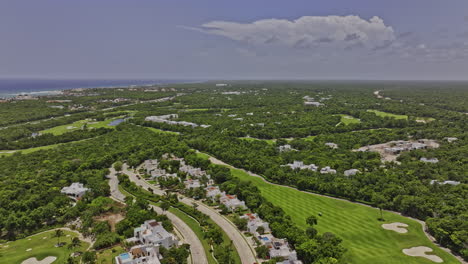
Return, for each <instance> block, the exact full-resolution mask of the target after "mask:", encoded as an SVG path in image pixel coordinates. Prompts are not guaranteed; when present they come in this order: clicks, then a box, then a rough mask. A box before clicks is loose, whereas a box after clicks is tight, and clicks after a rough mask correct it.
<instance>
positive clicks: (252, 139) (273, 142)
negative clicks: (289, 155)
mask: <svg viewBox="0 0 468 264" xmlns="http://www.w3.org/2000/svg"><path fill="white" fill-rule="evenodd" d="M239 139H242V140H247V141H264V142H266V143H268V144H270V145H272V144H275V142H276V139H260V138H252V137H240V138H239Z"/></svg>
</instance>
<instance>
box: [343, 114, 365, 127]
mask: <svg viewBox="0 0 468 264" xmlns="http://www.w3.org/2000/svg"><path fill="white" fill-rule="evenodd" d="M339 116H341V120H340V123H343V124H345V125H349V124H359V123H361V120H359V118H355V117H352V116H349V115H339Z"/></svg>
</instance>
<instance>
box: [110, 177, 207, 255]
mask: <svg viewBox="0 0 468 264" xmlns="http://www.w3.org/2000/svg"><path fill="white" fill-rule="evenodd" d="M108 178H109V185H110V188H111V197H112V198H113V199H115V200H118V201H121V202H123V201H124V200H125V195H124V194H123V193H122V192H121V191H120V190H119V188H118V186H119V180H118V179H117V176H116V171H115V170H114V168H110V174H109V175H108ZM153 189H154V188H153ZM151 207H152V208H153V209H154V210H155V211H156V213H158V214H164V215H166V216H167V217H168V218H169V220H171V222H172V224H173V225H174V227H175V229H176V230H177V231H178V232H179V233H180V234H181V236H182V238H183V240H185V242H187V244H189V245H190V254H191V257H192V263H193V264H207V263H208V259H207V258H206V254H205V249H204V248H203V245H202V243H201V241H200V239H198V237H197V235H196V234H195V233H194V232H193V230H192V229H191V228H190V227H189V226H188V225H187V224H186V223H185V222H184V221H182V220H181V219H180V218H179V217H177V216H176V215H175V214H173V213H171V212H167V211H166V212H163V210H162V209H161V208H159V207H157V206H154V205H151Z"/></svg>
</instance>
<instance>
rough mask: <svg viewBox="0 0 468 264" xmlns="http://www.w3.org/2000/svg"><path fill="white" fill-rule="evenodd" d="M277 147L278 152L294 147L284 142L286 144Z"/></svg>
mask: <svg viewBox="0 0 468 264" xmlns="http://www.w3.org/2000/svg"><path fill="white" fill-rule="evenodd" d="M278 149H279V151H280V152H286V151H291V150H294V149H293V148H292V147H291V145H289V144H286V145H283V146H279V147H278Z"/></svg>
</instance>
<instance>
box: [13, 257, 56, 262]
mask: <svg viewBox="0 0 468 264" xmlns="http://www.w3.org/2000/svg"><path fill="white" fill-rule="evenodd" d="M56 259H57V257H50V256H49V257H46V258H45V259H43V260H41V261H39V260H37V258H35V257H34V258H28V259H27V260H25V261H23V262H21V264H50V263H52V262H54V261H55V260H56Z"/></svg>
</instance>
